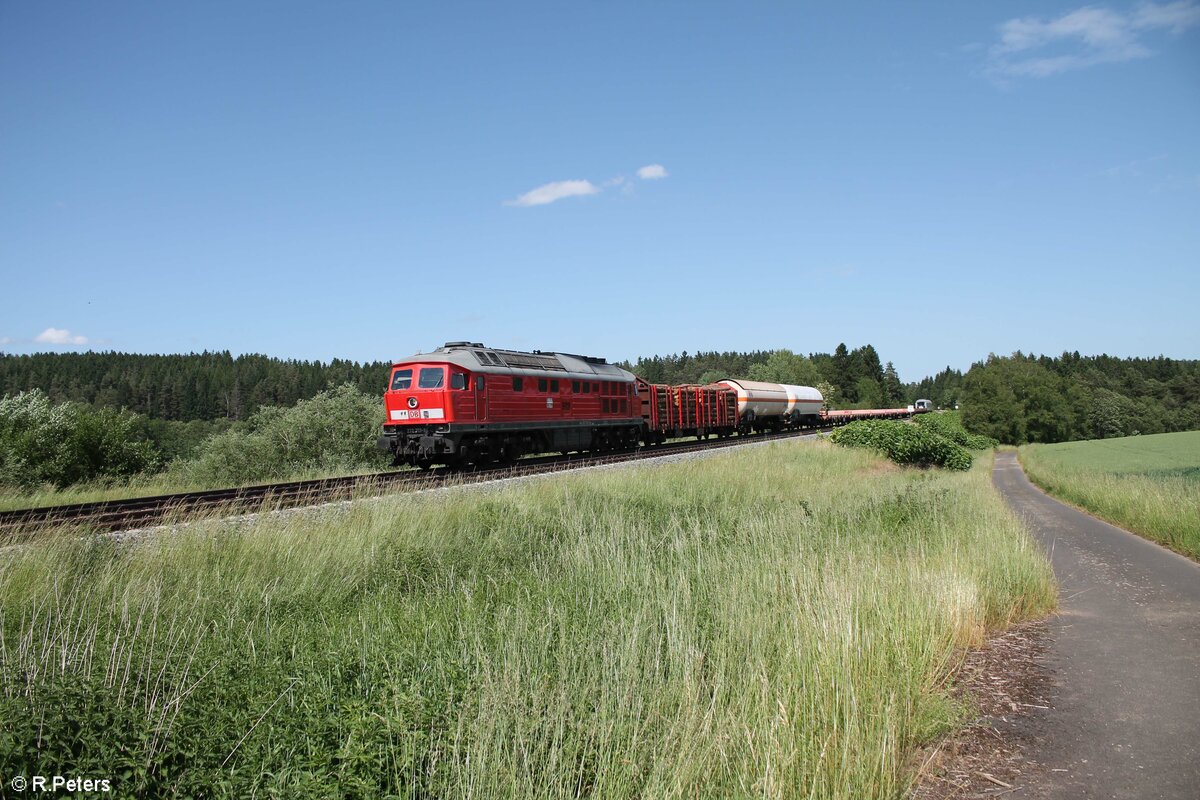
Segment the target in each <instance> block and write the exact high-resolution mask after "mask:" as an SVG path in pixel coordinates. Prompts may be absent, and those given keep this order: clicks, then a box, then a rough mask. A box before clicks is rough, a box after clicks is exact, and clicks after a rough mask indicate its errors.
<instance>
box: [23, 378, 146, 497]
mask: <svg viewBox="0 0 1200 800" xmlns="http://www.w3.org/2000/svg"><path fill="white" fill-rule="evenodd" d="M137 422H138V418H137V415H136V414H132V413H130V412H128V411H125V410H123V409H122V410H120V411H118V410H116V409H112V408H93V407H91V406H87V405H83V404H82V403H62V404H59V405H54V404H53V403H51V402H50V399H49V398H48V397H47V396H46V393H45V392H43V391H41V390H40V389H34V390H32V391H29V392H21V393H20V394H17V395H13V396H11V397H10V396H5V397H4V398H3V399H2V400H0V483H3V484H6V485H9V486H13V487H16V488H19V489H31V488H33V487H36V486H39V485H41V484H46V483H52V484H54V485H55V486H57V487H59V488H60V489H61V488H63V487H65V486H69V485H71V484H73V483H79V482H81V481H89V480H95V479H97V478H116V477H125V476H128V475H133V474H136V473H138V472H142V471H143V470H145V469H147V468H149V467H151V466H153V465H154V463H155V458H154V447H153V446H152V445H151V444H150V442H148V441H146V440H145V438H144V437H142V436H140V435H138V433H137V432H136V430H135V428H136V426H137Z"/></svg>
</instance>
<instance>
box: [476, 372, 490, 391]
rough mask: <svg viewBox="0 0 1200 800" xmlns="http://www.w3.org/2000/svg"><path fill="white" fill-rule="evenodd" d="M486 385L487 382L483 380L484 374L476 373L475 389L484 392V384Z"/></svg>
mask: <svg viewBox="0 0 1200 800" xmlns="http://www.w3.org/2000/svg"><path fill="white" fill-rule="evenodd" d="M486 385H487V384H485V383H484V382H483V376H482V375H476V376H475V391H477V392H482V391H483V387H484V386H486Z"/></svg>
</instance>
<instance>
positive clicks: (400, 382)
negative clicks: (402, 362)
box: [392, 369, 412, 392]
mask: <svg viewBox="0 0 1200 800" xmlns="http://www.w3.org/2000/svg"><path fill="white" fill-rule="evenodd" d="M410 386H412V370H411V369H398V370H396V373H395V374H394V375H392V391H393V392H398V391H400V390H401V389H407V388H409V387H410Z"/></svg>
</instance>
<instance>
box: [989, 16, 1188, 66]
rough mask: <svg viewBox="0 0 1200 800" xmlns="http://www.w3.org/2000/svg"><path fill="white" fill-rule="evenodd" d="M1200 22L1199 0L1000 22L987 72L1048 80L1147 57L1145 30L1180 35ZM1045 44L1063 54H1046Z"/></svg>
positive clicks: (990, 53)
mask: <svg viewBox="0 0 1200 800" xmlns="http://www.w3.org/2000/svg"><path fill="white" fill-rule="evenodd" d="M1197 24H1200V5H1197V4H1196V2H1195V0H1180V2H1174V3H1166V4H1163V5H1158V4H1155V3H1143V4H1141V5H1140V6H1138V7H1137V8H1136V9H1135V10H1134V11H1133V12H1131V13H1128V14H1122V13H1120V12H1117V11H1112V10H1110V9H1107V8H1095V7H1092V6H1084V7H1083V8H1078V9H1076V10H1074V11H1071V12H1068V13H1066V14H1063V15H1062V16H1061V17H1057V18H1055V19H1051V20H1043V19H1041V18H1039V17H1022V18H1020V19H1010V20H1009V21H1007V22H1005V23H1003V24H1002V25H1000V26H999V41H998V42H996V43H995V44H993V45H992V46H991V48H990V49H989V51H988V62H989V63H988V67H987V72H988V74H990V75H992V76H993V77H998V78H1045V77H1049V76H1051V75H1057V74H1059V73H1062V72H1069V71H1071V70H1077V69H1084V68H1086V67H1092V66H1096V65H1097V64H1109V63H1116V62H1121V61H1132V60H1133V59H1138V58H1146V57H1148V56H1150V55H1153V51H1152V50H1150V48H1149V47H1147V46H1146V45H1145V44H1143V43H1142V41H1141V37H1142V34H1143V32H1145V31H1151V30H1161V29H1166V30H1169V31H1170V32H1171V33H1174V34H1179V33H1182V32H1183V31H1185V30H1186V29H1188V28H1190V27H1193V26H1195V25H1197ZM1047 48H1057V49H1058V50H1059V52H1058V53H1056V54H1054V55H1046V49H1047ZM1063 49H1066V50H1067V52H1065V53H1064V52H1061V51H1062V50H1063Z"/></svg>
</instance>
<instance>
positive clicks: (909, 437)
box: [830, 419, 971, 470]
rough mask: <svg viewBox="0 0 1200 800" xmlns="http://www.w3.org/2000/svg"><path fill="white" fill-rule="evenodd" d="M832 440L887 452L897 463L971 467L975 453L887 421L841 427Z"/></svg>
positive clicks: (912, 427)
mask: <svg viewBox="0 0 1200 800" xmlns="http://www.w3.org/2000/svg"><path fill="white" fill-rule="evenodd" d="M830 439H831V440H832V441H833V442H834V443H835V444H839V445H842V446H843V447H863V448H867V449H870V450H877V451H879V452H881V453H883V454H884V455H885V456H887V457H888V458H890V459H891V460H892V461H894V462H896V463H897V464H912V465H915V466H938V467H945V468H946V469H957V470H966V469H970V468H971V454H970V452H968V451H967V449H966V448H965V447H963V446H962V445H959V444H956V443H955V442H952V441H951V440H949V439H947V438H946V437H944V436H941V435H939V434H937V433H935V432H933V431H932V430H928V429H926V428H924V427H918V426H916V425H909V424H907V423H904V422H896V421H894V420H886V419H863V420H858V421H857V422H851V423H850V424H849V425H847V426H845V427H843V428H838V429H837V430H836V431H834V432H833V435H832V436H831V437H830Z"/></svg>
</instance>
